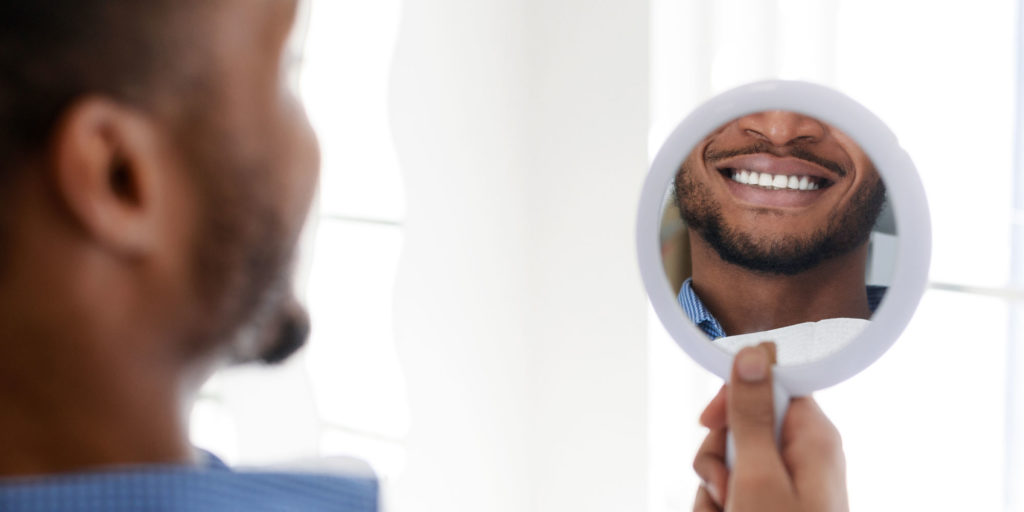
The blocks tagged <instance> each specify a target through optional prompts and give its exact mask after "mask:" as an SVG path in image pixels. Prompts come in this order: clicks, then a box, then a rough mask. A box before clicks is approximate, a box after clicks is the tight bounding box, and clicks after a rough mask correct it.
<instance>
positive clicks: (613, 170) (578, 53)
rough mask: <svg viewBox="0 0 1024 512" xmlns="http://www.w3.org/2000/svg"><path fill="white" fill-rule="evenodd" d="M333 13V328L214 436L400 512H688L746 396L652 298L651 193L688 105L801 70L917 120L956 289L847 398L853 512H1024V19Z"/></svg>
mask: <svg viewBox="0 0 1024 512" xmlns="http://www.w3.org/2000/svg"><path fill="white" fill-rule="evenodd" d="M306 8H307V9H308V11H307V12H306V16H304V17H303V19H304V20H305V21H304V23H303V24H302V29H301V32H302V33H303V34H304V35H305V38H304V39H301V38H300V43H302V44H303V45H304V50H305V51H304V53H303V57H302V60H301V65H302V67H301V74H300V75H299V79H298V87H299V90H300V92H301V94H302V95H303V97H304V100H305V101H306V104H307V108H308V110H309V114H310V118H311V120H312V122H313V124H314V126H315V128H316V129H317V131H318V134H319V136H320V141H321V146H322V148H323V156H324V168H323V179H322V183H321V190H320V194H319V198H318V202H317V205H316V206H315V209H314V214H313V216H312V218H311V222H310V225H309V228H308V230H307V233H306V237H305V241H304V245H303V260H302V261H303V264H302V265H301V266H300V272H299V277H300V279H299V281H300V282H299V288H300V292H301V293H302V295H303V297H304V298H305V300H306V302H307V304H308V305H309V307H310V310H311V312H312V315H313V321H314V331H313V337H312V339H311V342H310V345H309V347H308V348H307V349H304V350H303V351H302V352H301V353H300V354H299V355H298V356H297V357H295V358H294V359H293V360H291V361H290V362H289V363H288V364H286V365H284V366H283V367H280V368H272V369H271V368H261V367H251V368H240V369H233V370H230V371H226V372H222V373H221V374H219V375H218V376H217V377H215V378H214V379H213V380H212V381H211V383H210V384H209V385H208V386H207V387H206V388H205V390H204V393H203V398H202V399H201V400H200V402H199V404H198V405H197V407H196V409H195V411H194V413H193V438H194V440H195V442H196V443H197V444H198V445H200V446H203V447H206V448H209V449H211V450H213V451H214V452H216V453H217V454H219V455H221V456H223V457H224V458H226V459H227V460H228V461H229V462H233V463H236V464H240V465H260V466H265V465H292V464H296V463H299V462H301V461H303V460H306V459H312V458H323V457H326V458H328V461H332V460H336V459H335V458H336V457H337V456H355V457H358V458H361V459H365V460H367V461H369V462H370V464H371V465H372V466H373V467H374V469H375V470H376V471H377V472H378V473H379V474H380V475H381V476H382V478H383V479H384V482H385V492H386V494H387V500H388V506H389V508H390V509H392V510H399V511H418V510H428V511H429V510H446V511H463V510H464V511H478V510H488V511H525V510H532V511H544V512H546V511H556V510H557V511H564V510H587V511H599V512H600V511H625V510H630V511H635V510H649V511H652V512H654V511H657V512H668V511H676V510H688V509H689V507H690V505H691V501H692V496H693V494H694V492H695V489H696V484H697V481H696V479H695V477H694V476H693V474H692V470H690V468H689V465H690V461H691V459H692V456H693V453H694V451H695V450H696V447H697V446H698V444H699V442H700V440H701V439H702V437H703V434H704V433H703V431H702V430H701V429H700V428H699V427H698V426H697V425H696V418H697V415H698V414H699V412H700V410H701V409H702V408H703V405H704V404H705V403H706V401H707V400H708V399H710V397H711V396H712V395H713V394H714V392H715V391H716V390H717V387H718V385H719V383H718V382H715V381H714V380H713V379H712V378H711V377H710V376H709V375H708V374H707V373H706V372H705V371H703V370H702V369H700V368H698V367H695V365H694V364H693V363H691V362H690V361H688V360H687V359H686V358H685V356H684V355H683V354H682V352H681V351H680V350H678V349H677V348H676V347H675V346H674V345H673V343H672V342H671V340H669V339H668V338H667V335H665V333H664V332H663V331H662V329H661V327H660V325H659V324H658V322H657V320H656V319H655V318H654V317H653V315H651V314H650V313H649V312H648V309H647V306H646V302H645V299H644V296H643V291H642V288H641V285H640V279H639V275H638V272H637V269H636V262H635V256H634V255H633V252H632V251H633V247H634V242H633V228H632V223H633V219H634V215H635V208H636V198H637V197H638V195H639V187H640V183H641V182H642V179H643V176H644V173H645V172H646V166H647V163H648V156H649V155H653V153H654V151H656V149H657V147H658V146H659V145H660V143H661V141H662V140H663V138H664V136H665V135H666V134H667V133H668V130H670V129H671V128H672V127H673V126H674V125H675V123H677V122H678V121H679V120H680V119H681V118H682V117H683V116H684V115H685V114H686V113H687V112H688V111H689V109H691V108H693V107H694V106H695V105H697V104H698V103H700V102H701V101H703V100H705V99H707V98H709V97H710V96H712V95H713V94H715V93H717V92H721V91H723V90H725V89H728V88H731V87H733V86H735V85H739V84H742V83H745V82H748V81H752V80H758V79H764V78H796V79H807V80H812V81H815V82H819V83H823V84H826V85H830V86H832V87H835V88H837V89H839V90H841V91H843V92H845V93H847V94H849V95H850V96H852V97H853V98H855V99H857V100H858V101H860V102H862V103H864V104H865V105H866V106H868V108H870V109H872V110H873V111H874V112H875V113H877V114H878V115H879V116H880V117H881V118H882V119H883V120H885V121H886V122H887V123H888V124H889V125H890V127H891V128H892V129H893V131H894V132H895V133H896V134H897V135H898V136H899V138H900V140H901V143H902V144H903V145H904V146H905V147H906V149H907V150H908V151H909V152H910V154H911V156H912V157H913V158H914V160H915V162H916V164H917V166H918V169H919V170H920V172H921V174H922V179H923V181H924V183H925V187H926V190H927V192H928V195H929V199H930V201H931V208H932V214H933V219H934V220H933V229H934V237H935V246H934V251H933V254H934V261H933V264H932V280H933V281H934V282H935V283H936V284H935V285H934V287H933V288H932V289H930V290H929V291H928V292H927V293H926V295H925V297H924V300H923V301H922V306H921V309H920V310H919V313H918V315H917V316H916V318H915V319H914V321H913V323H912V324H911V325H910V327H909V328H908V330H907V332H906V334H905V335H904V336H903V337H902V339H901V340H900V341H898V342H897V343H896V345H895V346H894V348H893V349H892V350H891V351H890V352H889V353H888V354H886V355H885V356H884V357H883V358H882V359H881V360H880V361H879V363H877V364H876V365H875V366H873V367H872V368H870V369H869V370H867V371H866V372H864V373H862V374H861V375H859V376H857V377H855V378H854V379H852V380H850V381H848V382H845V383H843V384H841V385H839V386H836V387H835V388H833V389H830V390H826V391H824V392H822V393H820V394H819V400H820V401H821V403H822V404H823V407H824V408H825V409H826V412H827V413H828V414H829V415H830V417H831V418H832V419H833V421H834V422H835V423H836V425H837V426H838V427H839V429H840V430H841V432H842V433H843V437H844V442H845V447H846V452H847V458H848V465H849V487H850V495H851V506H852V508H853V509H854V510H1024V501H1022V499H1021V497H1020V495H1019V494H1018V495H1015V494H1014V492H1017V493H1020V492H1021V491H1018V490H1016V488H1018V487H1020V486H1019V485H1012V483H1013V482H1019V481H1024V472H1022V471H1021V470H1020V469H1019V468H1020V465H1021V463H1022V460H1024V458H1022V457H1021V447H1020V445H1021V444H1024V443H1022V440H1021V439H1022V438H1021V436H1020V435H1016V436H1015V435H1014V432H1018V431H1020V432H1024V429H1022V426H1024V422H1021V421H1020V420H1019V419H1016V420H1015V419H1014V418H1019V417H1020V415H1021V411H1022V409H1024V407H1022V404H1024V395H1022V394H1021V393H1020V392H1019V391H1016V389H1017V388H1019V387H1020V386H1021V384H1019V382H1018V381H1016V380H1014V379H1013V378H1012V377H1013V376H1014V374H1015V373H1016V372H1018V371H1019V370H1020V369H1021V368H1024V364H1022V363H1021V362H1020V361H1019V360H1018V359H1019V358H1021V355H1020V354H1024V351H1014V350H1013V348H1014V344H1013V341H1014V340H1021V339H1024V337H1022V333H1021V332H1019V331H1015V330H1014V329H1016V328H1017V327H1016V326H1017V325H1018V323H1019V322H1018V321H1017V320H1016V317H1014V314H1015V313H1014V311H1013V310H1012V309H1011V304H1012V303H1011V302H1009V301H1008V300H1007V299H1006V298H1005V297H1006V296H1008V295H1013V294H1014V292H1013V290H1014V289H1016V288H1017V287H1018V286H1019V285H1021V284H1024V283H1021V282H1020V279H1021V277H1022V276H1024V272H1020V270H1018V269H1014V268H1013V266H1012V265H1011V263H1012V262H1014V261H1018V263H1020V264H1022V268H1024V263H1022V262H1024V254H1022V253H1020V252H1016V251H1017V249H1015V246H1014V243H1013V242H1014V239H1013V238H1012V236H1011V234H1012V231H1013V229H1014V226H1016V225H1017V224H1015V222H1021V220H1020V219H1024V215H1021V214H1019V213H1018V214H1015V211H1016V210H1015V209H1014V204H1015V200H1017V201H1019V203H1018V204H1024V194H1018V196H1017V197H1015V191H1014V190H1015V186H1017V181H1015V176H1016V173H1015V172H1014V168H1015V165H1016V160H1015V157H1016V153H1015V152H1016V151H1017V146H1016V145H1015V142H1016V141H1017V139H1018V137H1016V136H1015V134H1017V133H1019V131H1018V130H1017V111H1016V109H1017V101H1018V94H1019V83H1018V76H1017V59H1018V55H1017V48H1018V31H1019V24H1018V19H1017V15H1018V14H1017V13H1018V6H1017V4H1016V3H1015V2H1012V1H1008V0H1007V1H992V2H973V3H971V4H967V3H952V2H924V1H919V2H914V1H892V0H889V1H885V2H883V1H881V0H856V1H854V0H771V1H749V0H746V1H741V0H724V1H723V0H716V1H713V2H712V1H711V0H647V1H644V0H610V1H605V2H587V1H584V0H472V1H471V0H431V1H426V0H404V1H402V0H374V1H373V2H355V1H351V0H312V1H311V2H309V3H308V4H307V5H306ZM303 41H304V42H303ZM1015 285H1018V286H1015ZM963 287H969V288H970V289H971V290H972V291H971V292H970V293H965V292H962V291H950V290H951V289H962V288H963ZM1021 318H1024V317H1021ZM1015 322H1017V323H1015ZM1021 325H1024V324H1021ZM1015 415H1016V416H1015ZM324 466H325V467H328V466H330V464H329V463H325V464H324Z"/></svg>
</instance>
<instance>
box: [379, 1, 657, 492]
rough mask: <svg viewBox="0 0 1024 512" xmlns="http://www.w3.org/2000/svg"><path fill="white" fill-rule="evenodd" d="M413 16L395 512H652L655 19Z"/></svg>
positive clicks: (495, 13) (621, 7)
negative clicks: (646, 199)
mask: <svg viewBox="0 0 1024 512" xmlns="http://www.w3.org/2000/svg"><path fill="white" fill-rule="evenodd" d="M554 4H557V5H548V3H545V2H543V1H539V0H531V1H526V2H524V1H517V0H476V1H469V0H462V1H459V0H436V1H431V2H425V1H418V0H408V1H406V2H405V4H404V11H403V23H402V28H401V35H400V40H399V43H398V49H397V53H396V57H395V63H394V67H393V76H392V92H391V107H392V115H391V120H392V130H393V133H394V135H395V141H396V145H397V149H398V154H399V158H400V161H401V165H402V170H403V177H404V179H405V189H406V195H407V198H408V209H407V215H406V222H405V236H406V246H405V250H404V253H403V260H402V264H401V266H400V270H399V277H398V285H397V286H398V289H397V298H396V312H395V313H396V325H397V337H398V340H397V341H398V352H399V357H400V358H401V359H402V363H403V369H404V371H405V373H406V378H407V382H408V386H409V401H410V403H411V407H412V411H411V412H412V425H411V431H410V434H409V437H408V439H407V441H408V447H409V453H408V464H407V467H406V469H405V472H404V476H403V477H402V478H401V479H400V481H399V482H397V483H396V487H395V491H396V492H395V495H396V500H395V503H393V506H394V508H395V509H396V510H453V511H461V510H466V511H469V510H473V511H478V510H488V511H506V510H507V511H513V510H514V511H523V510H535V511H555V510H559V511H562V510H589V511H619V510H643V509H644V508H645V507H646V483H645V482H646V479H645V476H646V467H647V465H646V437H645V432H646V391H645V390H646V388H645V382H646V367H645V364H646V359H645V357H646V351H645V339H646V335H645V325H646V316H645V307H644V304H645V302H644V298H643V294H642V289H641V288H640V282H639V278H638V276H637V271H636V264H635V260H634V256H633V249H632V247H633V230H632V224H633V219H634V210H635V201H636V197H637V195H638V191H639V185H640V181H641V179H642V177H643V174H644V171H645V167H646V133H647V116H646V109H647V103H648V100H647V79H646V77H647V70H646V66H647V52H648V40H647V27H646V24H647V16H648V14H647V4H646V2H642V1H632V0H616V1H611V2H601V3H593V2H583V1H564V2H556V3H554Z"/></svg>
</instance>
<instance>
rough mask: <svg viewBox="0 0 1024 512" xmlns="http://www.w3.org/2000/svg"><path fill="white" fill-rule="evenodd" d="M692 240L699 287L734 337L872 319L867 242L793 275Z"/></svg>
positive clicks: (721, 322) (714, 312)
mask: <svg viewBox="0 0 1024 512" xmlns="http://www.w3.org/2000/svg"><path fill="white" fill-rule="evenodd" d="M690 244H691V254H692V258H693V282H692V284H693V288H694V291H696V292H697V295H698V296H700V299H701V301H702V302H704V304H705V305H706V306H707V308H708V310H709V311H710V312H711V314H713V315H714V316H715V318H716V319H717V320H718V322H719V323H720V324H722V328H723V329H724V330H725V332H726V333H728V334H729V335H736V334H747V333H751V332H760V331H766V330H769V329H777V328H779V327H785V326H788V325H794V324H798V323H803V322H816V321H818V320H824V319H826V318H864V319H867V318H870V317H871V309H870V308H869V307H868V300H867V294H866V293H865V281H864V272H865V269H866V265H867V244H864V245H862V246H860V247H858V248H857V249H855V250H853V251H851V252H849V253H847V254H845V255H842V256H839V257H836V258H833V259H830V260H827V261H825V262H822V263H821V264H819V265H818V266H816V267H814V268H813V269H810V270H807V271H804V272H801V273H799V274H796V275H791V276H789V275H774V274H765V273H760V272H755V271H751V270H748V269H746V268H743V267H740V266H738V265H734V264H731V263H727V262H725V261H723V260H722V259H721V258H720V257H719V256H718V253H717V252H716V251H715V250H714V249H712V248H711V247H710V246H709V245H708V244H707V243H706V242H705V241H704V240H703V239H702V238H700V237H699V236H694V234H693V233H691V236H690Z"/></svg>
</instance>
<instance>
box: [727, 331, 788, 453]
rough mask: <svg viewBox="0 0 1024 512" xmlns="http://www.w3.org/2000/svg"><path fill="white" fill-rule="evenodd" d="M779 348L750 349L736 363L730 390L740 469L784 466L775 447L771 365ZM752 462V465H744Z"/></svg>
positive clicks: (766, 345)
mask: <svg viewBox="0 0 1024 512" xmlns="http://www.w3.org/2000/svg"><path fill="white" fill-rule="evenodd" d="M774 362H775V344H774V343H770V342H768V343H762V344H760V345H758V346H756V347H746V348H744V349H743V350H741V351H740V352H739V353H738V354H736V358H735V359H734V360H733V367H732V378H731V379H730V382H729V386H728V395H729V396H728V400H727V401H726V402H727V407H728V409H727V415H728V419H729V429H730V430H731V431H732V435H733V440H734V442H735V446H736V464H737V466H740V465H746V464H758V465H765V464H771V465H775V464H778V465H781V464H782V458H781V456H780V455H779V450H778V448H777V447H776V444H775V410H774V408H773V407H772V373H771V365H772V364H773V363H774ZM746 460H749V461H750V462H744V461H746Z"/></svg>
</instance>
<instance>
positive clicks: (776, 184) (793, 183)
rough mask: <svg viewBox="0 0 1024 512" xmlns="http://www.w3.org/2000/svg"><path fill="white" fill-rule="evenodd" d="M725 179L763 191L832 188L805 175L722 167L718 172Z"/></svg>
mask: <svg viewBox="0 0 1024 512" xmlns="http://www.w3.org/2000/svg"><path fill="white" fill-rule="evenodd" d="M718 172H719V173H721V174H722V176H724V177H725V178H728V179H731V180H733V181H735V182H737V183H739V184H741V185H747V186H750V187H755V188H760V189H763V190H789V191H806V192H810V191H814V190H820V189H825V188H828V187H830V186H832V184H833V182H832V180H829V179H827V178H821V177H818V176H810V175H807V174H803V175H801V174H771V173H767V172H757V171H750V170H747V169H736V168H731V167H724V168H722V169H719V170H718Z"/></svg>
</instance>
